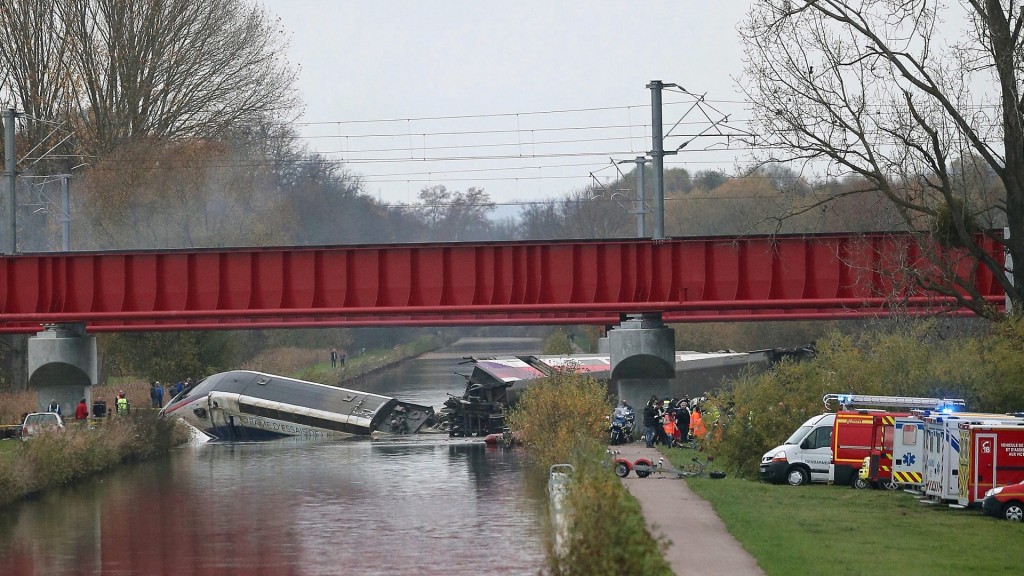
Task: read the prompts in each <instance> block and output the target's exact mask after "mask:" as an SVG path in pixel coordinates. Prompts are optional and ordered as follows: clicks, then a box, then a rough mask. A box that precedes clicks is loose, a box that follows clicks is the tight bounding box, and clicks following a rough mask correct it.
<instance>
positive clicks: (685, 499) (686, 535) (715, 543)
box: [615, 443, 764, 576]
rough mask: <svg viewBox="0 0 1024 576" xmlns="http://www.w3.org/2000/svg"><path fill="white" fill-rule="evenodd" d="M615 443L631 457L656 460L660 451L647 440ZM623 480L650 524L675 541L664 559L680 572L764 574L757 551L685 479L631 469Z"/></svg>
mask: <svg viewBox="0 0 1024 576" xmlns="http://www.w3.org/2000/svg"><path fill="white" fill-rule="evenodd" d="M615 449H616V450H618V451H619V453H620V454H619V455H620V456H621V457H623V458H628V459H629V460H630V461H633V460H636V459H637V458H641V457H644V458H650V459H651V461H652V462H657V459H658V458H660V457H661V455H660V454H659V453H658V451H657V450H655V449H654V448H646V447H644V445H643V444H642V443H634V444H630V445H626V446H616V447H615ZM622 484H623V485H624V486H625V487H626V489H627V490H629V492H630V493H631V494H632V495H633V496H634V497H635V498H636V499H637V500H638V501H640V506H641V508H642V509H643V514H644V520H645V521H646V522H647V526H648V528H650V529H651V531H652V532H653V533H655V534H658V535H662V536H664V537H666V538H667V539H669V540H671V541H672V544H671V545H670V546H669V548H668V550H667V551H666V552H665V560H666V561H668V563H669V565H671V566H672V570H673V571H674V572H675V573H676V574H677V575H685V574H700V575H702V576H703V575H707V574H728V575H730V576H764V571H763V570H761V568H760V567H759V566H758V565H757V561H756V560H754V557H753V556H751V555H750V554H749V553H747V551H746V550H744V549H743V548H742V547H741V546H740V544H739V542H737V541H736V539H735V538H733V537H732V535H731V534H729V533H728V532H727V531H726V530H725V524H723V523H722V520H721V519H719V518H718V516H717V515H716V514H715V512H714V510H712V509H711V505H710V504H708V503H707V502H706V501H704V500H702V499H701V498H700V497H699V496H697V495H696V494H694V493H693V491H692V490H690V487H689V486H687V485H686V481H685V480H680V479H677V478H675V477H668V476H662V475H658V474H656V475H654V476H650V477H648V478H638V477H637V476H636V475H635V474H632V473H631V474H630V475H629V476H628V477H626V478H623V479H622Z"/></svg>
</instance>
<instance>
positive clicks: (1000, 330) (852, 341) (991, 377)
mask: <svg viewBox="0 0 1024 576" xmlns="http://www.w3.org/2000/svg"><path fill="white" fill-rule="evenodd" d="M1022 351H1024V321H1022V320H1021V319H1020V318H1011V319H1008V320H1006V321H1004V322H1000V323H997V324H992V325H991V326H990V329H989V330H988V331H986V332H984V333H981V334H976V335H961V336H958V337H956V338H947V337H946V336H945V335H944V334H943V332H942V331H941V330H939V324H936V323H933V322H915V323H900V324H898V325H896V327H894V328H892V329H889V330H875V331H869V332H863V333H860V334H857V335H844V334H839V333H835V332H833V333H830V334H829V335H828V336H826V337H825V338H823V339H822V340H820V341H819V342H818V343H817V345H816V356H815V357H814V358H813V359H811V360H809V361H805V362H788V361H786V362H782V363H780V364H779V365H777V366H775V367H774V368H773V369H772V370H770V371H768V372H764V373H760V374H749V375H746V376H744V377H741V378H739V379H737V380H736V381H734V382H732V383H729V384H728V385H727V386H726V387H725V388H724V390H723V391H720V392H717V393H715V394H713V395H712V397H711V399H710V402H709V405H708V406H706V407H705V408H706V410H705V423H706V424H707V425H708V426H709V427H710V429H711V434H710V437H709V439H708V450H709V451H710V452H711V453H712V454H715V455H716V457H717V458H718V463H719V464H720V465H725V466H728V467H729V470H728V471H729V472H730V473H731V474H733V475H738V476H741V477H746V478H756V476H757V473H758V464H759V462H760V458H761V455H762V454H763V453H764V452H765V451H767V450H768V449H770V448H772V447H773V446H776V445H778V444H779V443H780V442H781V441H782V440H784V439H785V438H786V437H787V436H789V434H791V433H792V432H793V430H796V428H797V427H798V426H800V424H802V423H803V422H804V421H806V420H807V419H808V418H810V417H811V416H813V415H816V414H820V413H822V412H823V411H825V407H824V406H823V405H822V402H821V398H822V396H823V395H825V394H829V393H855V394H878V395H888V396H923V397H936V398H963V399H965V400H966V401H967V406H968V408H969V409H970V410H972V411H976V412H996V413H1006V412H1019V411H1024V355H1022V354H1021V352H1022ZM834 408H835V407H834V406H833V409H834ZM709 415H710V417H709Z"/></svg>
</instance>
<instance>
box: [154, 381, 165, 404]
mask: <svg viewBox="0 0 1024 576" xmlns="http://www.w3.org/2000/svg"><path fill="white" fill-rule="evenodd" d="M156 407H157V408H163V407H164V385H163V384H161V383H159V382H157V383H156Z"/></svg>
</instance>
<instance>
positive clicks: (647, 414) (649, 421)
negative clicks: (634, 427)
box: [644, 396, 658, 448]
mask: <svg viewBox="0 0 1024 576" xmlns="http://www.w3.org/2000/svg"><path fill="white" fill-rule="evenodd" d="M657 401H658V397H657V396H651V399H650V400H648V401H647V405H646V406H644V443H646V444H647V447H648V448H654V425H655V424H657V422H658V408H657V406H656V402H657Z"/></svg>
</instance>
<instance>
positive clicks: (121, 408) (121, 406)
mask: <svg viewBox="0 0 1024 576" xmlns="http://www.w3.org/2000/svg"><path fill="white" fill-rule="evenodd" d="M130 409H131V405H130V404H128V397H127V396H126V395H125V393H124V390H121V392H120V393H118V395H117V414H118V416H123V415H125V414H127V413H128V410H130Z"/></svg>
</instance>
